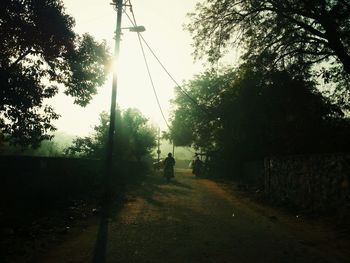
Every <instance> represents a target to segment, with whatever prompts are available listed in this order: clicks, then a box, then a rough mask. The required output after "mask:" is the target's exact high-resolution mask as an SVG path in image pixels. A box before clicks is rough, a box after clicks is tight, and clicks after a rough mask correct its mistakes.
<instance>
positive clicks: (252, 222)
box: [38, 170, 350, 263]
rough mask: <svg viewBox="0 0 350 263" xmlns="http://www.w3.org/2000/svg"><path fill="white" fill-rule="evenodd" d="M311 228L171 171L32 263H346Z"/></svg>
mask: <svg viewBox="0 0 350 263" xmlns="http://www.w3.org/2000/svg"><path fill="white" fill-rule="evenodd" d="M112 210H113V208H112ZM96 221H97V220H96ZM318 230H319V226H318V225H312V224H310V222H306V221H303V220H302V219H300V218H296V217H292V216H288V215H284V214H281V213H278V212H276V211H275V210H272V209H271V208H267V207H261V206H259V205H257V204H255V203H253V202H251V201H249V200H247V198H241V197H239V195H237V194H235V192H234V191H230V190H228V189H227V188H226V187H225V186H224V185H222V184H220V183H216V182H213V181H211V180H207V179H198V178H194V177H193V176H192V174H191V173H190V172H189V170H178V171H177V173H176V178H175V180H173V181H172V182H171V183H169V184H167V183H166V182H165V180H164V178H162V177H161V175H159V174H158V175H151V176H148V177H147V179H146V180H145V181H144V182H143V183H142V184H141V185H139V186H137V187H135V188H134V189H132V190H131V191H130V193H129V194H128V198H127V202H126V204H125V205H124V206H123V207H122V208H121V209H120V210H119V211H118V212H117V213H112V215H110V216H105V215H104V213H101V220H100V221H99V222H96V224H92V225H91V226H89V227H88V228H87V229H85V230H84V231H75V232H74V234H71V235H70V236H69V237H67V240H66V241H65V242H63V243H62V244H60V245H58V246H57V247H55V248H52V249H51V251H49V252H48V253H47V254H45V255H43V256H42V257H41V258H40V259H38V262H50V263H52V262H237V263H244V262H247V263H248V262H249V263H250V262H269V263H271V262H283V263H288V262H298V263H302V262H308V263H310V262H317V263H322V262H330V263H336V262H350V258H349V260H348V261H347V257H346V255H344V254H343V253H342V252H344V251H346V248H343V247H341V245H340V244H337V243H336V242H335V241H334V240H333V238H334V237H333V236H332V233H327V231H321V232H320V231H318Z"/></svg>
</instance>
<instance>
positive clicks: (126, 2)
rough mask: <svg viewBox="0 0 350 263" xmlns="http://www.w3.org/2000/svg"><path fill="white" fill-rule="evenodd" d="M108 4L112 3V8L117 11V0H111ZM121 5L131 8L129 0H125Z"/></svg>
mask: <svg viewBox="0 0 350 263" xmlns="http://www.w3.org/2000/svg"><path fill="white" fill-rule="evenodd" d="M110 5H112V6H113V7H114V10H115V11H118V6H117V0H112V3H110ZM123 7H129V8H131V7H132V5H131V3H130V0H126V1H125V2H124V3H123Z"/></svg>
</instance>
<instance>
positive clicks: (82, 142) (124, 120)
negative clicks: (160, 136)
mask: <svg viewBox="0 0 350 263" xmlns="http://www.w3.org/2000/svg"><path fill="white" fill-rule="evenodd" d="M116 125H117V127H118V128H117V130H116V134H115V138H114V141H115V149H114V151H113V152H114V159H117V160H128V161H130V160H137V161H141V159H142V158H143V157H145V156H147V155H149V154H150V153H151V151H152V149H153V148H154V147H155V146H156V130H155V129H154V128H152V127H151V126H149V125H148V124H147V119H146V118H145V117H144V116H142V114H141V112H140V111H138V110H136V109H127V110H125V111H120V110H118V111H117V114H116ZM108 128H109V115H108V114H107V113H106V112H103V113H101V115H100V123H99V125H96V126H95V127H94V132H93V134H91V135H90V136H86V137H83V138H79V137H78V138H76V139H75V140H74V141H73V145H72V146H70V147H69V148H68V149H67V150H66V153H67V154H69V155H82V156H87V157H93V158H103V157H104V156H105V154H106V143H107V138H108Z"/></svg>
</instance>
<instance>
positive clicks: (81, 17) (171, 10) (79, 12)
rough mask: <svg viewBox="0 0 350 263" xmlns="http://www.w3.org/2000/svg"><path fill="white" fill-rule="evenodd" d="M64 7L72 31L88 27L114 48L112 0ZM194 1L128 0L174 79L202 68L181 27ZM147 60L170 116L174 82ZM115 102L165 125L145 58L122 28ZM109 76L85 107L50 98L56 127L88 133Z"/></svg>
mask: <svg viewBox="0 0 350 263" xmlns="http://www.w3.org/2000/svg"><path fill="white" fill-rule="evenodd" d="M63 2H64V4H65V6H66V11H67V13H68V14H70V15H71V16H73V17H74V18H75V20H76V27H75V30H76V31H77V32H79V33H85V32H88V33H89V34H91V35H93V36H94V37H95V38H96V39H98V40H102V39H105V40H106V41H107V43H108V45H109V46H110V49H111V51H112V52H113V49H114V40H113V34H114V31H115V25H116V12H115V11H114V10H113V7H112V6H111V5H110V2H111V0H63ZM196 2H198V0H182V1H172V0H147V1H146V0H132V4H133V9H134V13H135V16H136V20H137V23H138V25H143V26H145V28H146V31H145V32H143V33H142V34H143V37H144V38H145V39H146V41H147V42H148V44H149V45H150V46H151V48H152V49H153V50H154V51H155V53H156V55H157V56H158V57H159V59H160V60H161V61H162V63H163V64H164V65H165V67H166V68H167V69H168V71H169V72H170V73H171V74H172V76H173V77H174V78H175V79H176V80H177V82H178V83H180V84H181V83H182V81H183V80H188V79H191V78H192V76H193V75H195V74H197V73H199V72H200V71H201V70H202V66H201V63H196V64H194V62H193V58H192V56H191V53H192V51H193V49H192V47H191V37H190V34H189V33H188V32H187V31H184V30H183V24H184V22H185V21H187V18H186V14H187V13H188V12H191V11H193V10H194V6H195V3H196ZM122 24H123V27H128V26H131V24H130V22H129V20H128V18H127V16H126V15H123V17H122ZM147 54H148V61H149V64H150V69H151V73H152V77H153V81H154V84H155V87H156V89H157V92H158V96H159V99H160V103H161V105H162V108H163V110H164V113H165V115H166V117H167V118H168V116H169V112H170V103H169V100H170V99H171V98H173V95H174V93H173V91H174V87H175V84H174V83H173V82H172V81H171V80H170V78H169V77H168V76H167V75H166V73H165V72H164V71H163V70H162V69H161V67H160V66H159V64H157V62H156V61H155V60H154V58H153V57H152V56H151V54H150V53H149V52H147ZM118 64H119V68H120V71H119V74H118V91H117V103H118V105H119V106H120V107H121V108H122V109H125V108H128V107H134V108H138V109H139V110H141V112H142V113H143V114H144V115H145V116H146V117H148V118H149V119H150V120H151V122H152V123H153V124H155V125H156V126H159V127H160V128H161V129H162V130H166V124H165V123H164V121H163V119H162V117H161V113H160V111H159V108H158V106H157V103H156V100H155V97H154V95H153V91H152V86H151V84H150V81H149V78H148V75H147V70H146V66H145V63H144V61H143V57H142V53H141V49H140V46H139V42H138V38H137V34H136V33H131V32H129V31H127V30H124V31H123V36H122V42H121V46H120V57H119V62H118ZM111 86H112V83H111V77H110V78H109V80H108V81H107V82H106V83H105V85H104V86H103V87H101V88H100V89H99V94H98V95H96V96H95V97H94V99H93V101H92V102H91V103H90V104H89V105H88V106H87V107H85V108H81V107H79V106H76V105H73V99H72V98H70V97H67V96H64V95H58V96H57V97H55V98H54V99H53V100H52V104H53V106H54V107H55V109H56V111H57V113H59V114H61V118H60V119H59V120H58V121H57V122H55V125H56V127H57V128H58V130H59V131H64V132H67V133H70V134H72V135H79V136H82V135H87V134H89V133H90V132H91V131H92V127H93V126H94V125H95V124H97V123H98V116H99V114H100V113H101V112H102V111H103V110H105V111H108V112H109V108H110V96H111Z"/></svg>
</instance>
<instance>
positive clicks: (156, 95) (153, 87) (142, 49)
mask: <svg viewBox="0 0 350 263" xmlns="http://www.w3.org/2000/svg"><path fill="white" fill-rule="evenodd" d="M129 7H130V9H131V10H132V6H131V4H130V6H129ZM124 13H125V14H126V15H127V17H128V18H129V20H130V21H131V22H132V24H133V25H134V26H136V25H137V24H136V19H135V16H134V13H133V12H131V13H132V14H133V19H134V21H132V20H131V18H130V17H129V15H128V14H127V13H126V12H125V10H124ZM137 36H138V39H139V43H140V47H141V51H142V55H143V59H144V61H145V65H146V68H147V73H148V77H149V80H150V82H151V86H152V90H153V93H154V96H155V98H156V101H157V104H158V108H159V110H160V113H161V115H162V117H163V120H164V122H165V124H166V125H167V127H168V129H169V130H170V125H169V123H168V121H167V120H166V118H165V115H164V112H163V109H162V106H161V105H160V102H159V98H158V94H157V91H156V88H155V86H154V82H153V78H152V75H151V71H150V68H149V65H148V62H147V57H146V53H145V50H144V48H143V45H142V41H141V38H140V32H137Z"/></svg>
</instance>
